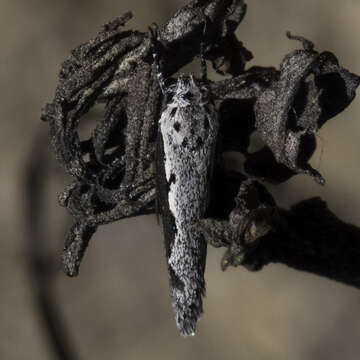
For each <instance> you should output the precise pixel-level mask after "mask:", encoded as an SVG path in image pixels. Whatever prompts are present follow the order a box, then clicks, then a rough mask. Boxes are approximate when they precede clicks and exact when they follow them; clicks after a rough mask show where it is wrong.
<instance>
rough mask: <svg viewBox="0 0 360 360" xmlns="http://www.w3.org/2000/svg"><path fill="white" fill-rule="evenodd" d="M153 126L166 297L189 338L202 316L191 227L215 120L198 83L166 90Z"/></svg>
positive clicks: (197, 241)
mask: <svg viewBox="0 0 360 360" xmlns="http://www.w3.org/2000/svg"><path fill="white" fill-rule="evenodd" d="M159 81H160V85H161V87H162V89H163V93H164V96H165V99H166V100H165V104H164V107H163V111H162V114H161V118H160V121H159V134H158V152H157V153H158V156H157V174H158V180H157V194H158V204H159V205H158V207H159V212H160V213H161V215H162V221H163V227H164V239H165V249H166V257H167V265H168V271H169V280H170V295H171V300H172V307H173V310H174V313H175V320H176V324H177V327H178V329H179V331H180V333H181V334H182V335H184V336H188V335H194V334H195V330H196V323H197V320H198V319H199V317H200V316H201V314H202V312H203V306H202V298H203V296H204V295H205V280H204V272H205V260H206V243H205V240H204V238H203V236H202V234H201V233H200V232H199V230H197V229H195V227H194V226H193V225H194V224H195V223H196V222H197V221H198V220H199V219H201V218H203V217H204V216H205V214H206V210H207V207H208V204H209V195H210V182H211V177H212V172H213V164H214V156H215V148H216V141H217V134H218V128H219V124H218V115H217V111H216V108H215V104H214V103H213V102H212V101H211V97H210V95H211V94H209V90H208V87H207V86H206V82H205V81H204V80H198V79H196V78H195V77H194V76H193V75H189V76H187V75H181V76H180V77H179V78H178V79H177V80H176V82H175V83H173V84H172V85H170V86H168V87H166V86H165V82H163V80H162V78H161V73H159Z"/></svg>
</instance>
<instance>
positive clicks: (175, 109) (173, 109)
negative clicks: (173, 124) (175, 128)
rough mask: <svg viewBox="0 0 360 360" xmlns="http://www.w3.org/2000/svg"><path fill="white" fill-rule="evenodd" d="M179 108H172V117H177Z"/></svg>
mask: <svg viewBox="0 0 360 360" xmlns="http://www.w3.org/2000/svg"><path fill="white" fill-rule="evenodd" d="M176 111H177V108H172V109H171V111H170V116H171V117H174V116H175V115H176Z"/></svg>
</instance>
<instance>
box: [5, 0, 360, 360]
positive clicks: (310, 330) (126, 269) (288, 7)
mask: <svg viewBox="0 0 360 360" xmlns="http://www.w3.org/2000/svg"><path fill="white" fill-rule="evenodd" d="M185 3H186V1H185V0H169V1H166V2H164V1H161V0H138V1H129V0H123V1H114V0H105V1H104V0H101V1H100V0H93V1H85V0H77V1H70V0H61V1H60V0H32V1H27V0H16V1H12V0H2V2H1V6H0V46H1V50H0V51H1V55H0V83H1V90H0V91H1V95H0V97H1V106H0V115H1V117H0V118H1V130H0V137H1V140H0V151H1V161H0V164H1V171H0V174H1V186H0V229H1V242H0V305H1V306H0V309H1V310H0V358H1V359H4V360H10V359H25V358H26V359H28V360H32V359H34V360H35V359H36V360H43V359H53V357H52V356H53V355H52V351H51V348H50V347H49V346H48V342H47V338H46V336H47V334H46V332H45V331H44V329H43V327H42V326H41V322H39V317H38V315H37V313H36V311H35V302H34V300H33V294H32V287H31V285H30V281H29V276H28V268H27V266H26V261H25V260H26V258H27V257H28V253H27V250H26V247H25V244H26V235H27V232H26V229H24V225H23V215H24V211H23V201H24V197H23V193H22V183H23V180H22V174H23V172H24V166H25V161H26V159H27V158H28V155H29V148H30V145H31V143H32V142H33V141H34V136H35V134H36V133H37V132H38V130H39V129H40V128H41V127H42V128H43V129H44V131H45V132H46V131H47V130H48V129H47V125H46V124H43V123H41V122H40V120H39V113H40V109H41V107H43V106H44V104H45V103H46V102H49V101H51V100H52V97H53V94H54V90H55V86H56V83H57V74H58V71H59V66H60V63H61V62H62V61H64V60H65V59H66V58H67V56H68V54H69V52H70V50H71V49H72V48H74V47H75V46H77V45H78V44H79V43H81V42H84V41H87V40H88V39H89V38H90V37H93V36H94V35H95V34H96V32H97V31H98V30H99V29H100V26H101V25H102V24H103V23H105V22H107V21H109V20H111V19H113V18H114V17H116V16H118V15H120V14H122V13H123V12H125V11H126V10H132V11H133V12H134V14H135V18H134V19H133V20H132V21H131V22H130V23H129V25H128V26H129V27H131V28H134V29H139V30H143V31H145V30H146V29H147V25H148V24H150V23H152V22H157V23H159V24H163V23H164V22H165V21H166V19H167V18H168V17H169V16H170V15H171V14H172V13H174V11H176V10H177V9H178V8H179V7H180V6H182V5H184V4H185ZM247 3H248V14H247V16H246V18H245V20H244V22H243V23H242V24H241V25H240V27H239V29H238V35H239V38H240V39H241V40H242V41H244V43H245V45H246V46H247V47H248V48H249V49H250V50H252V51H253V54H254V55H255V60H253V61H252V63H251V64H259V65H276V66H278V65H279V62H280V61H281V59H282V57H283V56H284V55H285V54H286V53H287V52H289V51H290V50H291V49H294V47H295V46H298V44H296V43H294V42H291V41H289V40H287V39H286V37H285V31H286V30H291V31H292V32H294V33H297V34H301V35H303V36H305V37H308V38H309V39H311V40H313V41H314V42H315V44H316V48H317V49H318V50H330V51H333V52H334V53H335V54H336V55H337V56H338V58H339V60H340V62H341V64H342V65H343V66H344V67H346V68H348V69H350V70H351V71H353V72H355V73H358V74H359V73H360V45H359V41H358V33H359V30H360V25H359V23H360V2H359V1H358V0H342V1H328V0H303V1H297V0H248V1H247ZM359 115H360V101H359V99H355V101H354V102H353V104H352V105H351V106H350V107H349V108H348V109H347V110H346V111H345V112H344V113H342V114H341V115H340V116H338V117H337V118H335V119H332V120H330V122H329V123H328V124H327V125H326V126H325V127H324V128H323V129H321V131H320V132H319V136H318V144H319V147H318V151H317V153H316V154H315V156H314V157H313V159H312V161H311V162H312V165H313V166H314V167H315V168H317V169H319V170H320V172H321V173H322V174H323V176H324V177H325V178H326V180H327V183H326V186H325V187H323V188H322V187H320V186H319V185H317V184H315V183H314V182H313V181H312V180H311V179H310V178H307V177H305V176H298V177H296V179H293V180H292V181H290V182H288V183H286V184H284V185H282V186H280V187H277V188H275V187H270V190H271V191H272V192H273V194H274V195H275V196H276V199H277V201H278V203H279V204H280V205H281V206H284V207H286V206H288V205H290V204H292V203H294V202H296V201H298V200H301V199H304V198H308V197H311V196H315V195H320V196H321V197H323V198H324V199H325V200H326V201H327V202H328V203H329V206H330V208H331V209H332V210H333V211H334V212H335V213H336V214H338V215H339V216H340V217H341V218H342V219H343V220H345V221H349V222H352V223H354V224H357V225H360V215H359V211H360V193H359V192H358V187H359V179H360V166H359V150H360V141H359V134H360V123H359V121H358V117H359ZM33 161H34V162H36V161H37V158H36V157H33ZM52 161H53V159H52ZM52 166H55V165H52ZM60 174H61V172H58V179H62V178H61V175H60ZM66 182H69V179H65V180H63V179H62V180H61V181H60V180H56V177H55V176H53V177H49V184H47V185H48V188H47V189H48V190H47V191H46V194H47V197H46V198H45V199H44V201H45V202H46V203H47V204H48V205H47V206H48V208H47V209H48V211H47V213H48V215H49V218H47V219H51V221H50V228H49V229H47V230H46V231H47V234H48V236H47V242H48V245H49V247H51V248H53V249H56V251H57V252H58V256H57V258H56V260H57V261H58V258H59V256H60V251H61V248H62V243H61V241H62V239H63V237H64V234H63V233H62V232H63V227H62V226H60V225H61V224H62V223H63V222H64V218H65V217H66V216H67V215H66V213H65V210H64V209H63V208H60V207H59V206H58V205H57V193H58V192H59V191H60V190H61V189H62V186H63V184H64V183H66ZM45 220H46V219H44V221H45ZM48 221H49V220H48ZM44 226H45V224H44ZM44 229H45V228H44ZM221 256H222V251H216V249H209V255H208V262H207V273H206V279H207V297H206V300H205V315H204V317H203V319H202V320H201V321H200V323H199V326H198V333H197V335H196V336H195V337H194V338H191V339H184V338H182V337H180V336H179V334H178V332H177V330H176V327H175V322H174V319H173V315H172V310H171V306H170V299H169V294H168V282H167V274H166V266H165V260H164V250H163V243H162V234H161V227H160V226H159V225H158V224H157V222H156V219H155V216H146V217H140V218H137V219H130V220H126V221H122V222H119V223H116V224H112V225H108V226H106V227H104V228H100V229H99V231H98V232H97V233H96V235H95V237H94V238H93V240H92V242H91V244H90V247H89V250H88V252H87V255H86V257H85V260H84V262H83V265H82V268H81V273H80V276H79V277H78V278H76V279H69V278H66V277H65V275H63V274H62V273H59V275H58V276H57V277H56V278H55V279H54V281H55V280H56V282H54V288H55V291H56V297H57V300H58V304H59V306H60V307H61V311H62V314H63V316H64V319H65V321H66V326H67V329H68V331H69V333H70V336H71V339H72V340H73V342H74V345H75V347H76V349H77V351H78V353H79V355H80V358H81V359H86V360H92V359H94V360H95V359H106V360H111V359H127V360H132V359H134V360H135V359H159V360H161V359H173V360H177V359H188V360H192V359H208V360H212V359H214V360H215V359H223V360H230V359H246V360H251V359H256V360H261V359H267V360H271V359H276V360H280V359H293V360H297V359H316V360H320V359H339V358H341V359H357V358H359V356H360V342H359V339H360V291H359V290H356V289H353V288H350V287H347V286H344V285H341V284H338V283H335V282H331V281H328V280H326V279H322V278H319V277H316V276H313V275H309V274H304V273H300V272H296V271H294V270H290V269H287V268H285V267H283V266H280V265H271V266H269V267H267V268H266V269H264V270H263V271H261V272H260V273H254V274H253V273H249V272H247V271H246V270H244V269H242V268H238V269H234V268H232V269H229V270H228V271H227V272H226V273H222V272H221V271H220V267H219V262H220V259H221ZM359 261H360V259H359Z"/></svg>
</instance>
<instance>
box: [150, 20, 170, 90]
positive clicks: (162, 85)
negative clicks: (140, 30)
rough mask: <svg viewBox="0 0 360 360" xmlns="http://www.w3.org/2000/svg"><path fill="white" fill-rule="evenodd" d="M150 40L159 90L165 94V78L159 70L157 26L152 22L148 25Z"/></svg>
mask: <svg viewBox="0 0 360 360" xmlns="http://www.w3.org/2000/svg"><path fill="white" fill-rule="evenodd" d="M149 33H150V40H151V51H152V56H153V59H154V64H155V67H156V73H157V78H158V82H159V86H160V89H161V92H162V93H163V94H165V87H166V86H165V78H164V75H163V73H162V71H161V66H160V61H159V51H158V49H159V36H158V26H157V24H153V25H152V27H149Z"/></svg>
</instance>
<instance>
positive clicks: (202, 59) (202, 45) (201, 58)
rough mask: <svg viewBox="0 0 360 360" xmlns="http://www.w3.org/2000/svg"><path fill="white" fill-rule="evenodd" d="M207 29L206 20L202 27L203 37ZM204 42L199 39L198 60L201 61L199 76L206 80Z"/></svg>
mask: <svg viewBox="0 0 360 360" xmlns="http://www.w3.org/2000/svg"><path fill="white" fill-rule="evenodd" d="M206 29H207V22H206V21H205V23H204V29H203V37H205V34H206ZM204 53H205V42H204V39H203V41H201V44H200V61H201V78H202V80H207V67H206V60H205V55H204Z"/></svg>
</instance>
